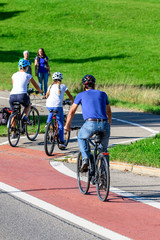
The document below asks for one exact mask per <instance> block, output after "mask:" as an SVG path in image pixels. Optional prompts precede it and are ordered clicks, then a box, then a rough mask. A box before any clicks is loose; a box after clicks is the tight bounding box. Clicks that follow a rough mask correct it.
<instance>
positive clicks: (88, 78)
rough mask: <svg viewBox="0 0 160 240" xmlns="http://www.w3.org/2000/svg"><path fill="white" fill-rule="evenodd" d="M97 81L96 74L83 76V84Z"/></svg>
mask: <svg viewBox="0 0 160 240" xmlns="http://www.w3.org/2000/svg"><path fill="white" fill-rule="evenodd" d="M95 82H96V79H95V77H94V76H92V75H89V74H88V75H85V76H84V77H83V78H82V84H83V85H87V84H91V83H95Z"/></svg>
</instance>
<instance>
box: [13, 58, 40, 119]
mask: <svg viewBox="0 0 160 240" xmlns="http://www.w3.org/2000/svg"><path fill="white" fill-rule="evenodd" d="M18 66H19V71H18V72H16V73H14V74H13V75H12V84H13V88H12V90H11V92H10V99H9V103H10V106H11V109H12V110H13V102H20V104H22V105H23V106H24V115H23V121H24V122H26V123H29V119H28V117H27V116H28V113H29V110H30V106H31V104H30V98H29V96H28V95H27V87H28V84H29V82H31V83H32V85H33V86H34V87H35V88H36V89H37V90H38V91H39V93H42V90H41V89H40V87H39V86H38V84H37V83H36V81H35V80H34V79H33V77H32V75H31V74H28V73H26V72H27V70H28V66H29V62H28V61H27V60H25V59H20V60H19V62H18Z"/></svg>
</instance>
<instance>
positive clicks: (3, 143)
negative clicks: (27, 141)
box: [0, 136, 26, 146]
mask: <svg viewBox="0 0 160 240" xmlns="http://www.w3.org/2000/svg"><path fill="white" fill-rule="evenodd" d="M23 138H26V136H24V137H20V139H23ZM8 143H9V141H6V142H2V143H0V146H2V145H5V144H8Z"/></svg>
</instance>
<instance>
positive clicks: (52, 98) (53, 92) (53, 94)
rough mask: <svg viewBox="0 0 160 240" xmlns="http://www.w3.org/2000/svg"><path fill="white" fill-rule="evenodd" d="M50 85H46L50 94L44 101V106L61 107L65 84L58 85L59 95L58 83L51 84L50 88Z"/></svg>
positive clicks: (65, 88)
mask: <svg viewBox="0 0 160 240" xmlns="http://www.w3.org/2000/svg"><path fill="white" fill-rule="evenodd" d="M50 86H51V85H50ZM50 86H49V87H48V91H49V90H50V94H49V97H48V98H47V101H46V107H62V102H63V98H64V93H65V92H66V91H67V89H68V88H67V86H66V85H65V84H61V85H60V91H61V94H60V95H59V94H58V84H53V85H52V87H51V89H50Z"/></svg>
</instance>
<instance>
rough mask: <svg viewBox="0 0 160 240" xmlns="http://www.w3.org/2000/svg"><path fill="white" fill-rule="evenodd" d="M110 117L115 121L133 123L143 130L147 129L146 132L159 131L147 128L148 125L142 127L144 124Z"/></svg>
mask: <svg viewBox="0 0 160 240" xmlns="http://www.w3.org/2000/svg"><path fill="white" fill-rule="evenodd" d="M112 119H114V120H116V121H119V122H123V123H127V124H130V125H133V126H136V127H139V128H142V129H144V130H146V131H148V132H151V133H153V134H157V133H159V131H156V130H153V129H151V128H149V127H144V126H142V125H140V124H138V123H134V122H129V121H126V120H122V119H118V118H112Z"/></svg>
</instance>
